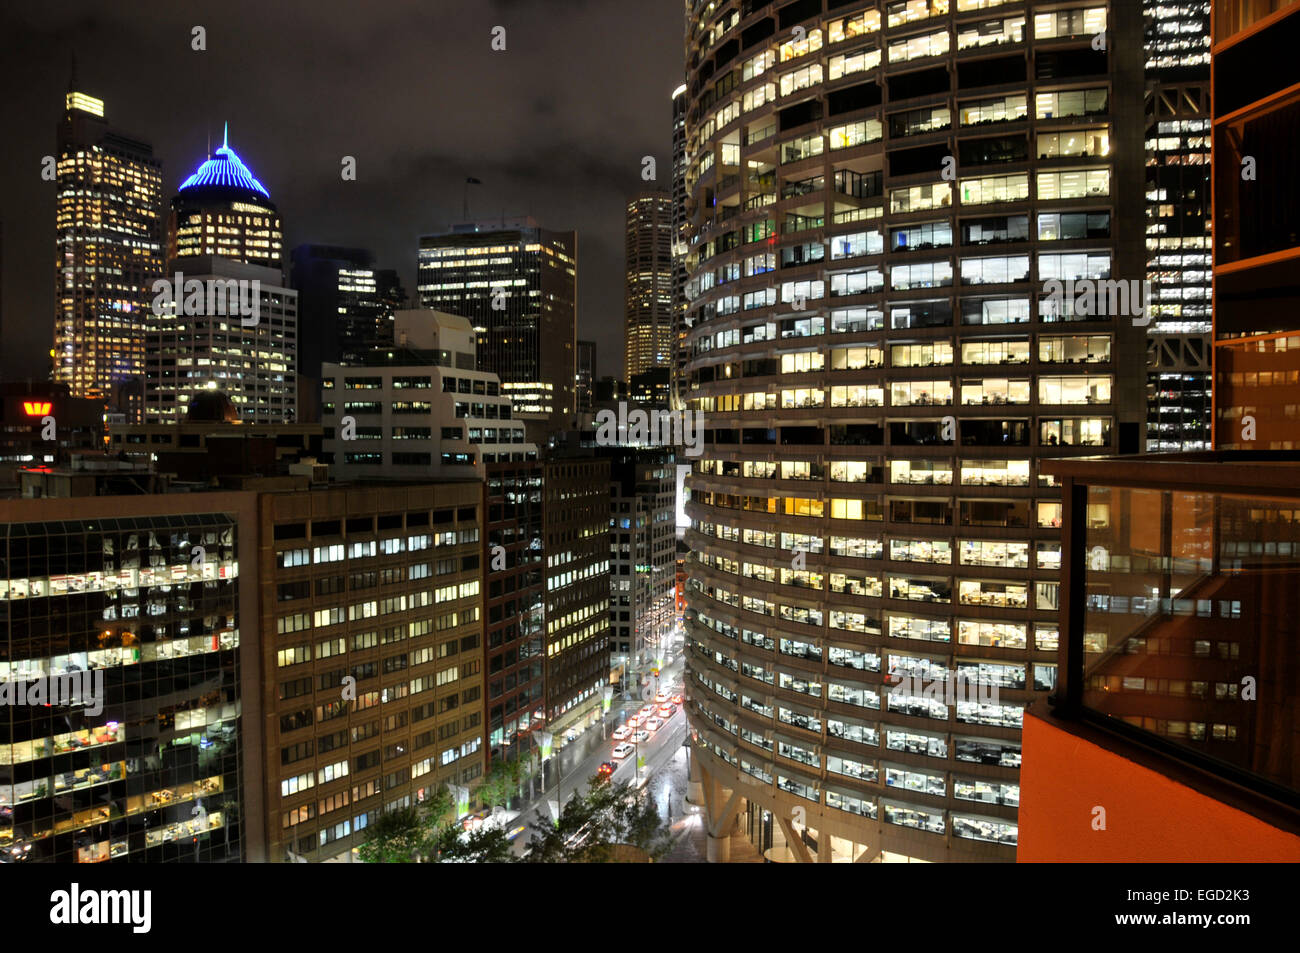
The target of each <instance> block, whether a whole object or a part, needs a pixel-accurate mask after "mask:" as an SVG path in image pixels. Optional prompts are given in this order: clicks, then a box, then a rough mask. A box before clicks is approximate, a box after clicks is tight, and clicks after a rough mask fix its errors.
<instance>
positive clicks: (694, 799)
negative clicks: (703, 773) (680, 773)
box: [685, 744, 704, 808]
mask: <svg viewBox="0 0 1300 953" xmlns="http://www.w3.org/2000/svg"><path fill="white" fill-rule="evenodd" d="M686 758H687V761H688V765H687V773H686V798H685V803H686V804H687V805H688V806H690V807H696V808H698V807H703V806H704V784H703V783H702V782H701V780H700V759H699V757H698V756H697V755H696V753H695V749H694V748H692V747H691V746H690V745H689V744H687V746H686Z"/></svg>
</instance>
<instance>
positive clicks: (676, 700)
mask: <svg viewBox="0 0 1300 953" xmlns="http://www.w3.org/2000/svg"><path fill="white" fill-rule="evenodd" d="M672 703H673V704H674V705H680V704H681V703H682V696H681V695H674V696H673V697H672Z"/></svg>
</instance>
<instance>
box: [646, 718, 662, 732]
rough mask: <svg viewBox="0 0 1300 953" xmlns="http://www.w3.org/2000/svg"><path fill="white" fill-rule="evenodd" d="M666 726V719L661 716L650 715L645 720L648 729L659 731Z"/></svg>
mask: <svg viewBox="0 0 1300 953" xmlns="http://www.w3.org/2000/svg"><path fill="white" fill-rule="evenodd" d="M663 726H664V720H663V719H662V718H659V717H650V718H647V719H646V720H645V730H646V731H658V730H659V729H660V728H662V727H663Z"/></svg>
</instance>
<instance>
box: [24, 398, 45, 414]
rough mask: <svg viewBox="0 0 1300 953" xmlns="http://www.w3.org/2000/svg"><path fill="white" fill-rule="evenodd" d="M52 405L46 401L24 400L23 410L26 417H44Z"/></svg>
mask: <svg viewBox="0 0 1300 953" xmlns="http://www.w3.org/2000/svg"><path fill="white" fill-rule="evenodd" d="M51 406H52V405H51V404H50V402H49V401H48V400H47V401H37V400H25V401H23V410H24V411H25V412H26V414H27V416H28V417H44V416H45V415H46V414H48V413H49V412H50V407H51Z"/></svg>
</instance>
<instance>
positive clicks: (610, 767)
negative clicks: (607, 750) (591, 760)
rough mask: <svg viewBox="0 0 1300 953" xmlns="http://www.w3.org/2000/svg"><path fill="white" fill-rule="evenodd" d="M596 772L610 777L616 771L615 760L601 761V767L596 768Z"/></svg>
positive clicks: (604, 776)
mask: <svg viewBox="0 0 1300 953" xmlns="http://www.w3.org/2000/svg"><path fill="white" fill-rule="evenodd" d="M596 773H597V774H599V775H600V776H601V777H602V778H607V777H609V776H610V775H611V774H613V773H614V762H613V761H602V762H601V763H600V767H599V768H597V769H596Z"/></svg>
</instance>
